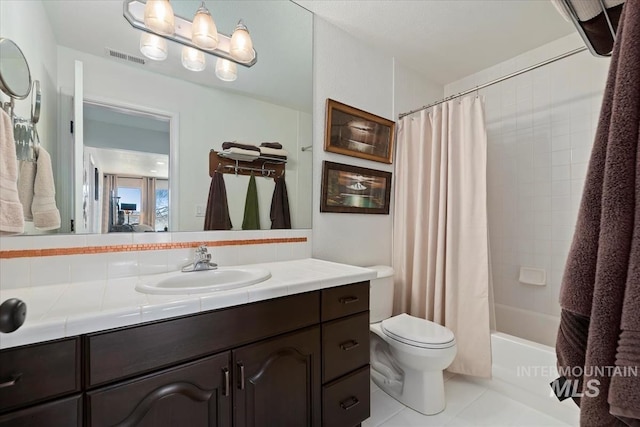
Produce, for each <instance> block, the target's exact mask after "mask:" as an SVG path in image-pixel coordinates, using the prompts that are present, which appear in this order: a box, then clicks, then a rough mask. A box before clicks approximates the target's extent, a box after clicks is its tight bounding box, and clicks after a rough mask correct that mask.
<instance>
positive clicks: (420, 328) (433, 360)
mask: <svg viewBox="0 0 640 427" xmlns="http://www.w3.org/2000/svg"><path fill="white" fill-rule="evenodd" d="M369 268H371V269H373V270H376V271H377V273H378V278H377V279H373V280H371V289H370V320H369V322H370V327H369V328H370V331H371V333H370V343H371V377H372V379H373V382H374V383H375V384H376V385H377V386H378V387H380V388H381V389H382V390H384V391H385V392H386V393H387V394H389V395H390V396H392V397H394V398H395V399H397V400H398V401H400V402H401V403H403V404H404V405H406V406H408V407H409V408H411V409H414V410H416V411H418V412H421V413H423V414H426V415H433V414H437V413H438V412H441V411H443V410H444V407H445V401H444V379H443V376H442V371H443V370H445V369H446V368H447V367H448V366H449V365H450V364H451V362H453V359H454V358H455V356H456V351H457V347H456V340H455V337H454V336H453V332H451V330H449V329H447V328H445V327H444V326H441V325H438V324H436V323H433V322H430V321H428V320H424V319H419V318H417V317H413V316H409V315H408V314H400V315H397V316H393V317H392V316H391V314H392V310H393V269H392V268H391V267H388V266H380V265H376V266H374V267H369Z"/></svg>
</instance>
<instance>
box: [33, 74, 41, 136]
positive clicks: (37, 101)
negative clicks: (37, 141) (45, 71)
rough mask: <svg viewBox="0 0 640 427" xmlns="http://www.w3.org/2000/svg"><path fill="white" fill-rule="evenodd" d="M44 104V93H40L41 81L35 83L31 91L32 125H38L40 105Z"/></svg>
mask: <svg viewBox="0 0 640 427" xmlns="http://www.w3.org/2000/svg"><path fill="white" fill-rule="evenodd" d="M41 103H42V92H41V91H40V81H39V80H34V81H33V89H32V91H31V123H32V124H34V125H35V124H36V123H38V121H39V120H40V105H41Z"/></svg>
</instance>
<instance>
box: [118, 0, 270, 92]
mask: <svg viewBox="0 0 640 427" xmlns="http://www.w3.org/2000/svg"><path fill="white" fill-rule="evenodd" d="M123 15H124V17H125V19H126V20H127V21H128V22H129V23H130V24H131V25H132V26H133V27H134V28H136V29H138V30H141V31H143V33H142V34H141V36H140V52H142V54H143V55H145V56H146V57H147V58H149V59H152V60H154V61H163V60H165V59H167V56H168V47H167V40H170V41H173V42H175V43H179V44H181V45H182V46H183V47H182V55H181V56H182V58H181V59H182V65H183V66H184V67H185V68H186V69H187V70H191V71H202V70H204V69H205V68H206V58H207V56H214V57H216V66H215V74H216V76H217V77H218V78H219V79H220V80H223V81H226V82H232V81H234V80H236V78H237V77H238V67H237V64H240V65H242V66H244V67H251V66H253V65H254V64H255V63H256V62H257V61H258V54H257V53H256V51H255V49H254V48H253V41H252V40H251V36H250V35H249V30H248V29H247V26H246V25H245V24H244V22H243V20H242V19H241V20H240V21H239V22H238V25H237V26H236V28H235V29H234V31H233V34H232V35H231V36H228V35H226V34H223V33H219V32H218V29H217V27H216V23H215V21H214V20H213V17H212V16H211V12H209V10H208V9H207V7H206V6H205V4H204V1H203V2H202V4H201V5H200V7H199V8H198V10H197V11H196V12H195V15H194V17H193V20H192V21H190V20H188V19H185V18H182V17H180V16H177V15H174V13H173V8H172V7H171V3H170V2H169V0H147V1H146V2H144V1H142V0H124V11H123Z"/></svg>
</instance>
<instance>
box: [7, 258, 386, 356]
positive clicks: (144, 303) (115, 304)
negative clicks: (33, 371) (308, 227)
mask: <svg viewBox="0 0 640 427" xmlns="http://www.w3.org/2000/svg"><path fill="white" fill-rule="evenodd" d="M111 255H117V254H111ZM125 255H126V254H125ZM125 261H126V260H125ZM110 262H111V261H110ZM113 262H114V263H115V262H119V260H118V259H115V260H113ZM255 266H256V267H263V268H267V269H269V270H270V271H271V273H272V278H270V279H268V280H267V281H265V282H263V283H259V284H257V285H254V286H249V287H246V288H239V289H234V290H229V291H223V292H209V293H197V294H191V295H148V294H143V293H139V292H137V291H135V285H136V283H138V281H139V280H161V279H162V278H164V277H166V274H159V275H155V276H141V277H125V278H109V279H108V280H102V281H92V282H81V283H73V284H68V283H67V284H63V285H49V286H38V287H28V288H16V289H6V290H5V289H2V290H1V291H0V298H2V300H5V299H7V298H12V297H16V298H20V299H22V300H23V301H25V303H26V304H27V307H28V314H27V321H26V322H25V324H24V325H23V326H22V327H21V328H20V329H18V330H17V331H16V332H14V333H12V334H3V337H4V336H5V335H10V336H11V339H9V340H3V341H2V342H0V348H8V347H12V346H15V345H22V344H28V343H33V342H38V341H39V337H41V336H42V335H43V334H45V333H46V334H47V335H46V336H47V337H48V339H55V338H63V337H65V336H72V335H77V334H81V333H88V332H95V331H100V330H105V329H110V328H115V327H120V326H127V325H133V324H137V323H140V322H146V321H151V320H159V319H166V318H171V317H175V316H180V315H185V314H193V313H198V312H200V311H204V310H213V309H218V308H224V307H230V306H234V305H239V304H244V303H247V302H253V301H261V300H265V299H270V298H276V297H280V296H286V295H292V294H296V293H301V292H306V291H312V290H318V289H323V288H326V287H331V286H339V285H345V284H349V283H354V282H360V281H363V280H370V279H373V278H375V276H376V273H375V272H374V271H372V270H369V269H365V268H360V267H354V266H350V265H343V264H338V263H332V262H328V261H321V260H316V259H311V258H309V259H302V260H294V261H285V262H274V263H262V264H255ZM123 268H128V267H126V266H125V267H123ZM193 274H197V273H193ZM60 318H64V319H66V320H65V321H66V323H63V324H64V325H66V326H65V327H63V328H58V329H56V328H55V327H52V328H53V329H51V328H50V329H47V326H46V325H47V322H48V321H49V320H51V322H52V323H53V324H56V322H58V321H59V319H60ZM52 330H56V331H58V333H57V334H54V333H53V332H51V331H52ZM42 331H45V332H42Z"/></svg>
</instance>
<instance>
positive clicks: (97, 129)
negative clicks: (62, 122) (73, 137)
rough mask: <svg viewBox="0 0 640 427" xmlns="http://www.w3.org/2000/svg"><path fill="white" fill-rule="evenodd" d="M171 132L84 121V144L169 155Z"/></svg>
mask: <svg viewBox="0 0 640 427" xmlns="http://www.w3.org/2000/svg"><path fill="white" fill-rule="evenodd" d="M170 140H171V135H170V134H169V131H168V130H167V132H161V131H157V130H151V129H142V128H138V127H133V126H125V125H117V124H115V123H107V122H101V121H98V120H87V119H86V118H85V120H84V144H85V145H88V146H90V147H96V148H112V149H118V150H132V151H142V152H145V153H159V154H167V155H168V154H169V142H170Z"/></svg>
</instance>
